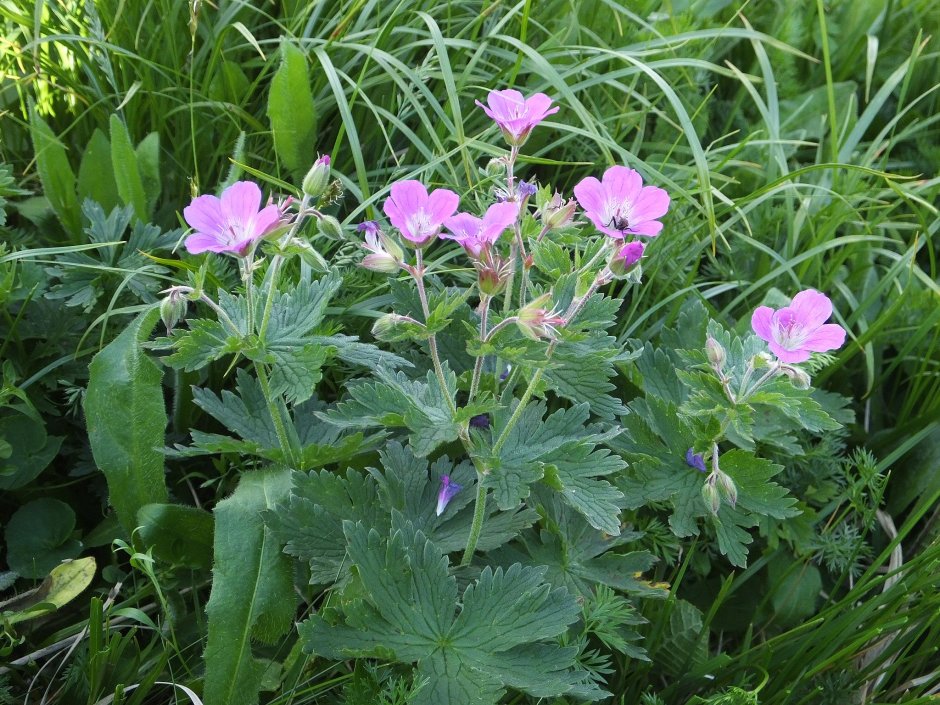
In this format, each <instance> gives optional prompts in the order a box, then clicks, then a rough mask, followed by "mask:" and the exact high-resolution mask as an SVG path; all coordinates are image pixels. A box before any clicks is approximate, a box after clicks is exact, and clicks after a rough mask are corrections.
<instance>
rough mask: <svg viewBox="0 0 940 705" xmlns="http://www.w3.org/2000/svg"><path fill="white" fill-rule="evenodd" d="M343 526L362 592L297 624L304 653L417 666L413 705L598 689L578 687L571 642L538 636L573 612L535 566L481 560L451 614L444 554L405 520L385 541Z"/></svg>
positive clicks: (453, 589)
mask: <svg viewBox="0 0 940 705" xmlns="http://www.w3.org/2000/svg"><path fill="white" fill-rule="evenodd" d="M344 532H345V536H346V542H347V547H348V550H349V560H350V561H352V563H353V564H354V565H355V566H356V569H357V573H358V577H359V580H360V581H361V583H362V593H361V594H362V595H363V597H362V598H360V599H358V600H356V601H353V602H349V603H347V604H346V605H345V606H344V607H343V608H342V609H341V611H337V610H332V609H331V610H327V611H325V612H323V613H320V614H318V615H315V616H313V617H311V618H310V619H308V620H307V621H305V622H304V623H302V624H301V625H300V627H299V632H300V637H301V639H302V640H303V642H304V648H305V650H307V651H309V652H312V653H315V654H319V655H323V656H326V657H328V658H335V659H344V658H349V657H353V656H365V657H378V658H383V659H391V660H394V661H398V662H401V663H416V664H417V674H418V675H419V676H421V677H426V678H428V679H429V684H428V686H427V687H426V688H424V689H422V690H421V691H420V692H419V693H418V695H417V697H416V698H415V700H414V702H415V703H416V704H417V705H430V704H431V703H434V704H435V705H436V704H437V703H457V702H459V703H470V704H478V705H494V704H495V703H496V702H497V701H498V700H499V699H500V697H501V696H502V694H503V692H504V691H505V688H506V687H511V688H514V689H516V690H520V691H522V692H525V693H527V694H529V695H532V696H535V697H552V696H556V695H562V694H564V693H566V692H571V691H577V692H578V693H579V695H580V696H581V697H584V698H585V699H599V698H601V697H603V696H604V695H606V694H605V693H604V692H603V691H600V690H597V689H587V688H585V686H584V681H585V679H586V674H585V673H582V672H579V671H577V670H575V667H574V657H575V653H576V650H575V649H573V648H570V647H567V648H566V647H560V646H557V645H556V644H555V643H552V642H546V641H543V640H545V639H553V638H554V637H557V636H558V635H560V634H562V633H563V632H564V631H565V630H566V628H567V625H568V624H570V623H571V622H573V621H574V620H575V619H577V616H578V613H579V609H578V606H577V603H576V602H575V600H574V599H573V598H572V597H571V596H570V595H568V593H567V591H565V590H564V589H560V588H558V589H554V590H553V589H551V587H550V586H548V585H547V584H545V583H544V582H543V580H542V575H543V573H544V571H543V570H541V569H536V568H523V567H522V566H519V565H514V566H512V567H510V568H509V569H508V570H506V571H504V570H503V569H502V568H498V569H496V570H495V571H493V570H492V569H491V568H489V567H486V568H484V569H483V572H482V573H481V574H480V577H479V579H478V580H476V581H475V582H474V583H472V584H471V585H470V586H468V587H467V589H466V590H465V591H464V593H463V595H462V596H461V598H460V608H459V611H458V593H457V582H456V580H455V578H454V577H453V576H451V575H450V574H449V571H448V562H447V559H446V558H445V557H444V556H443V554H442V553H441V552H440V550H439V549H438V548H437V547H436V546H435V545H434V543H433V542H431V541H430V540H429V539H427V538H426V537H425V535H424V534H423V533H422V532H420V531H416V530H415V529H414V527H413V526H412V525H411V524H409V523H407V522H405V523H401V524H400V525H399V526H397V527H395V528H393V532H392V534H391V536H390V537H388V538H383V537H382V536H381V535H380V534H379V533H378V532H377V531H375V530H369V529H368V528H367V527H365V526H363V525H362V524H352V523H351V522H346V523H345V525H344Z"/></svg>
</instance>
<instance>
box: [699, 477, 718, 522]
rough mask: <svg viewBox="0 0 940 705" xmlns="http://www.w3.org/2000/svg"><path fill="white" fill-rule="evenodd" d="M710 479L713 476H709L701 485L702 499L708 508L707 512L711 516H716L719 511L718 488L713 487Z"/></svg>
mask: <svg viewBox="0 0 940 705" xmlns="http://www.w3.org/2000/svg"><path fill="white" fill-rule="evenodd" d="M712 477H713V476H709V478H708V479H707V480H706V481H705V484H704V485H702V499H703V500H704V502H705V506H706V507H708V510H709V511H710V512H711V513H712V514H717V513H718V510H719V509H721V495H719V494H718V488H717V487H715V483H714V481H713V480H712Z"/></svg>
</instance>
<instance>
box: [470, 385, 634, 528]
mask: <svg viewBox="0 0 940 705" xmlns="http://www.w3.org/2000/svg"><path fill="white" fill-rule="evenodd" d="M510 413H511V412H510V410H509V409H504V410H502V411H501V412H499V413H496V414H494V423H493V428H494V434H493V435H494V436H496V437H498V436H499V432H500V429H501V428H503V427H505V426H506V424H507V423H508V420H509V418H510ZM544 414H545V405H544V404H541V403H537V404H529V405H528V406H527V407H526V408H525V409H524V410H523V412H522V414H521V416H520V417H519V421H518V422H517V423H516V425H515V426H514V427H513V428H512V429H511V430H510V432H509V435H508V436H507V438H506V441H505V443H504V445H503V447H502V448H501V449H500V451H499V453H498V456H496V455H493V453H492V450H491V448H486V447H483V448H480V450H479V454H480V455H481V456H482V461H483V463H484V464H485V465H486V467H487V468H489V469H490V472H489V473H488V474H487V475H486V480H485V483H486V485H487V486H488V487H490V488H492V489H493V497H494V499H495V501H496V504H497V505H498V506H499V507H500V509H511V508H513V507H515V506H517V505H518V504H519V503H520V502H522V501H523V500H524V499H525V498H526V497H528V496H529V490H530V486H531V485H532V484H533V483H535V482H537V481H538V480H540V479H542V477H543V476H546V473H548V476H547V477H546V482H547V484H549V485H550V486H552V487H554V488H555V489H556V490H558V491H559V492H560V494H561V497H562V498H563V499H564V501H566V502H567V503H568V504H570V505H571V506H572V507H574V508H575V509H577V510H578V511H579V512H581V513H582V514H583V515H584V517H585V518H586V519H587V520H588V521H589V522H590V523H591V525H592V526H595V527H596V528H598V529H601V530H603V531H606V532H608V533H610V534H618V533H619V532H620V522H619V519H618V515H619V511H620V509H619V501H620V499H621V497H622V495H621V493H620V491H619V490H618V489H616V488H615V487H613V486H611V485H610V483H608V482H607V481H606V480H599V479H597V478H598V477H602V476H605V475H610V474H613V473H616V472H619V471H620V470H621V469H623V467H625V463H624V462H623V461H622V460H621V459H620V458H618V457H616V456H611V455H609V454H608V453H607V452H606V451H605V450H595V448H596V446H597V445H598V443H601V442H603V441H606V440H608V439H609V438H610V437H611V436H612V435H616V432H615V433H614V434H610V433H606V434H602V433H596V432H593V431H591V430H589V429H587V428H585V426H584V423H585V421H587V419H588V416H589V414H590V412H589V407H588V405H587V404H579V405H577V406H573V407H571V408H570V409H560V410H558V411H556V412H554V413H553V414H551V415H549V416H548V417H547V418H545V419H544V420H543V418H542V417H543V416H544Z"/></svg>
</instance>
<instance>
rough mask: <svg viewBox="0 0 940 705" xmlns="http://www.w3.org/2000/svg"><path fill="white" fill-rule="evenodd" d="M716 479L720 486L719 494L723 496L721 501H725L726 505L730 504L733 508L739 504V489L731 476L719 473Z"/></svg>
mask: <svg viewBox="0 0 940 705" xmlns="http://www.w3.org/2000/svg"><path fill="white" fill-rule="evenodd" d="M716 477H717V478H718V480H717V483H716V484H717V485H718V494H719V495H720V496H721V499H723V500H724V501H725V503H726V504H730V505H731V506H732V507H734V506H735V505H737V503H738V488H737V487H736V486H735V484H734V480H732V479H731V476H730V475H728V474H727V473H724V472H722V471H721V470H719V471H718V473H717V475H716Z"/></svg>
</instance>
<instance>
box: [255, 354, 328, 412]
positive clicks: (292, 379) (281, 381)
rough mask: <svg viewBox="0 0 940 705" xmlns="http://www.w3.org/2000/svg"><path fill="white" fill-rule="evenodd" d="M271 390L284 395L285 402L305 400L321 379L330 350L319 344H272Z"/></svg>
mask: <svg viewBox="0 0 940 705" xmlns="http://www.w3.org/2000/svg"><path fill="white" fill-rule="evenodd" d="M268 352H269V354H270V355H271V358H272V361H271V393H272V394H274V395H275V396H283V397H284V398H285V399H286V400H287V403H288V404H296V403H298V402H302V401H306V400H307V399H309V398H310V397H311V396H312V395H313V392H314V390H315V389H316V386H317V383H318V382H319V381H320V380H321V379H322V378H323V373H322V372H321V368H322V367H323V365H324V363H325V362H326V361H327V358H328V357H329V353H330V349H329V348H325V347H323V346H322V345H313V344H310V345H304V346H302V347H300V346H290V345H272V346H270V347H269V348H268Z"/></svg>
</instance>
